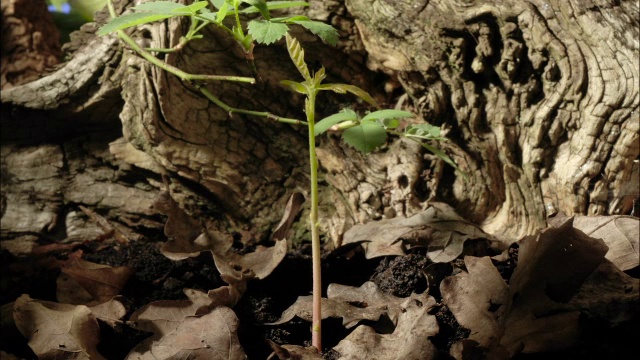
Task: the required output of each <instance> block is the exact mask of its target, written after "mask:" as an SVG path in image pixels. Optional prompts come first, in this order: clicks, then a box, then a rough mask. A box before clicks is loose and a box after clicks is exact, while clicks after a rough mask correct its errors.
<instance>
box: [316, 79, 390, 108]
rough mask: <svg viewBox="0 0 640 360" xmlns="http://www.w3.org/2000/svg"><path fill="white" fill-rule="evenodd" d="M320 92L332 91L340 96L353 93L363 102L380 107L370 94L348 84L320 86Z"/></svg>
mask: <svg viewBox="0 0 640 360" xmlns="http://www.w3.org/2000/svg"><path fill="white" fill-rule="evenodd" d="M318 90H331V91H333V92H336V93H338V94H345V93H348V92H349V93H352V94H353V95H355V96H357V97H359V98H361V99H362V100H364V101H366V102H368V103H369V104H371V105H373V106H375V107H378V104H377V103H376V101H375V100H374V99H373V98H372V97H371V95H369V93H368V92H366V91H364V90H362V89H360V88H359V87H357V86H355V85H348V84H323V85H320V86H318Z"/></svg>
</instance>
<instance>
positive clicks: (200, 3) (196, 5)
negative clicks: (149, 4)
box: [173, 1, 209, 15]
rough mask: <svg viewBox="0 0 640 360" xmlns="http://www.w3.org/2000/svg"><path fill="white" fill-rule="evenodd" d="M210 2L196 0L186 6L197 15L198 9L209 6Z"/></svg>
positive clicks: (187, 9)
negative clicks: (196, 0)
mask: <svg viewBox="0 0 640 360" xmlns="http://www.w3.org/2000/svg"><path fill="white" fill-rule="evenodd" d="M208 4H209V3H208V2H206V1H198V2H194V3H193V4H191V5H188V6H186V9H185V10H186V11H188V12H190V13H191V14H192V15H195V14H196V13H197V12H198V11H200V10H202V9H204V8H206V7H207V5H208ZM181 11H182V10H173V12H181Z"/></svg>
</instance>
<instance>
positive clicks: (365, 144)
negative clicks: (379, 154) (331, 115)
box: [342, 122, 387, 153]
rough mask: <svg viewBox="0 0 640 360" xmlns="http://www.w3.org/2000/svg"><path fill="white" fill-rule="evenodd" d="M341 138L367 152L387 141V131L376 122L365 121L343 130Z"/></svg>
mask: <svg viewBox="0 0 640 360" xmlns="http://www.w3.org/2000/svg"><path fill="white" fill-rule="evenodd" d="M342 139H343V140H344V141H345V142H346V143H347V144H349V145H351V146H353V147H354V148H356V149H357V150H360V151H362V152H363V153H368V152H371V151H373V150H375V149H376V148H377V147H379V146H381V145H383V144H384V143H385V142H386V141H387V132H386V131H385V130H384V128H383V127H382V126H380V124H378V123H372V122H366V123H361V124H360V125H358V126H354V127H352V128H349V129H347V130H345V131H344V133H342Z"/></svg>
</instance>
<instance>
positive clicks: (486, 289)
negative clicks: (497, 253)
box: [440, 256, 508, 348]
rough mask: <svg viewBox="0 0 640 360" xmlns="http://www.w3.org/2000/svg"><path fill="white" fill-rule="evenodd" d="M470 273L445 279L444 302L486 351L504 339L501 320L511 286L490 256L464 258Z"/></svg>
mask: <svg viewBox="0 0 640 360" xmlns="http://www.w3.org/2000/svg"><path fill="white" fill-rule="evenodd" d="M464 264H465V266H466V268H467V271H468V272H463V273H460V274H459V275H457V276H450V277H448V278H445V279H444V280H443V281H442V283H441V284H440V292H441V294H442V300H443V301H444V303H445V304H447V306H448V307H449V309H450V310H451V312H452V313H453V314H454V315H455V317H456V320H457V321H458V323H459V324H460V325H462V326H463V327H465V328H467V329H469V330H471V333H470V334H469V339H471V340H475V341H476V342H478V344H479V345H480V346H482V347H485V348H490V347H492V346H495V345H496V344H497V342H498V341H499V340H500V338H499V336H500V330H501V326H502V325H501V323H500V321H501V318H502V314H503V313H504V311H505V306H504V305H506V304H507V295H508V289H507V283H506V282H505V281H504V280H503V279H502V277H501V276H500V273H499V272H498V270H497V269H496V268H495V267H494V266H493V264H492V263H491V259H490V258H489V257H482V258H476V257H471V256H465V257H464Z"/></svg>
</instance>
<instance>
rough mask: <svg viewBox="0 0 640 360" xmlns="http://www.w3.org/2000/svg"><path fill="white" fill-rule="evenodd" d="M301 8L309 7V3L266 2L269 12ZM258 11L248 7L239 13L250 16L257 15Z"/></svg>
mask: <svg viewBox="0 0 640 360" xmlns="http://www.w3.org/2000/svg"><path fill="white" fill-rule="evenodd" d="M301 6H309V3H308V2H305V1H269V2H267V9H269V10H278V9H287V8H292V7H301ZM259 11H260V10H258V9H257V8H256V7H254V6H250V7H248V8H246V9H242V10H240V13H243V14H251V13H257V12H259Z"/></svg>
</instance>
